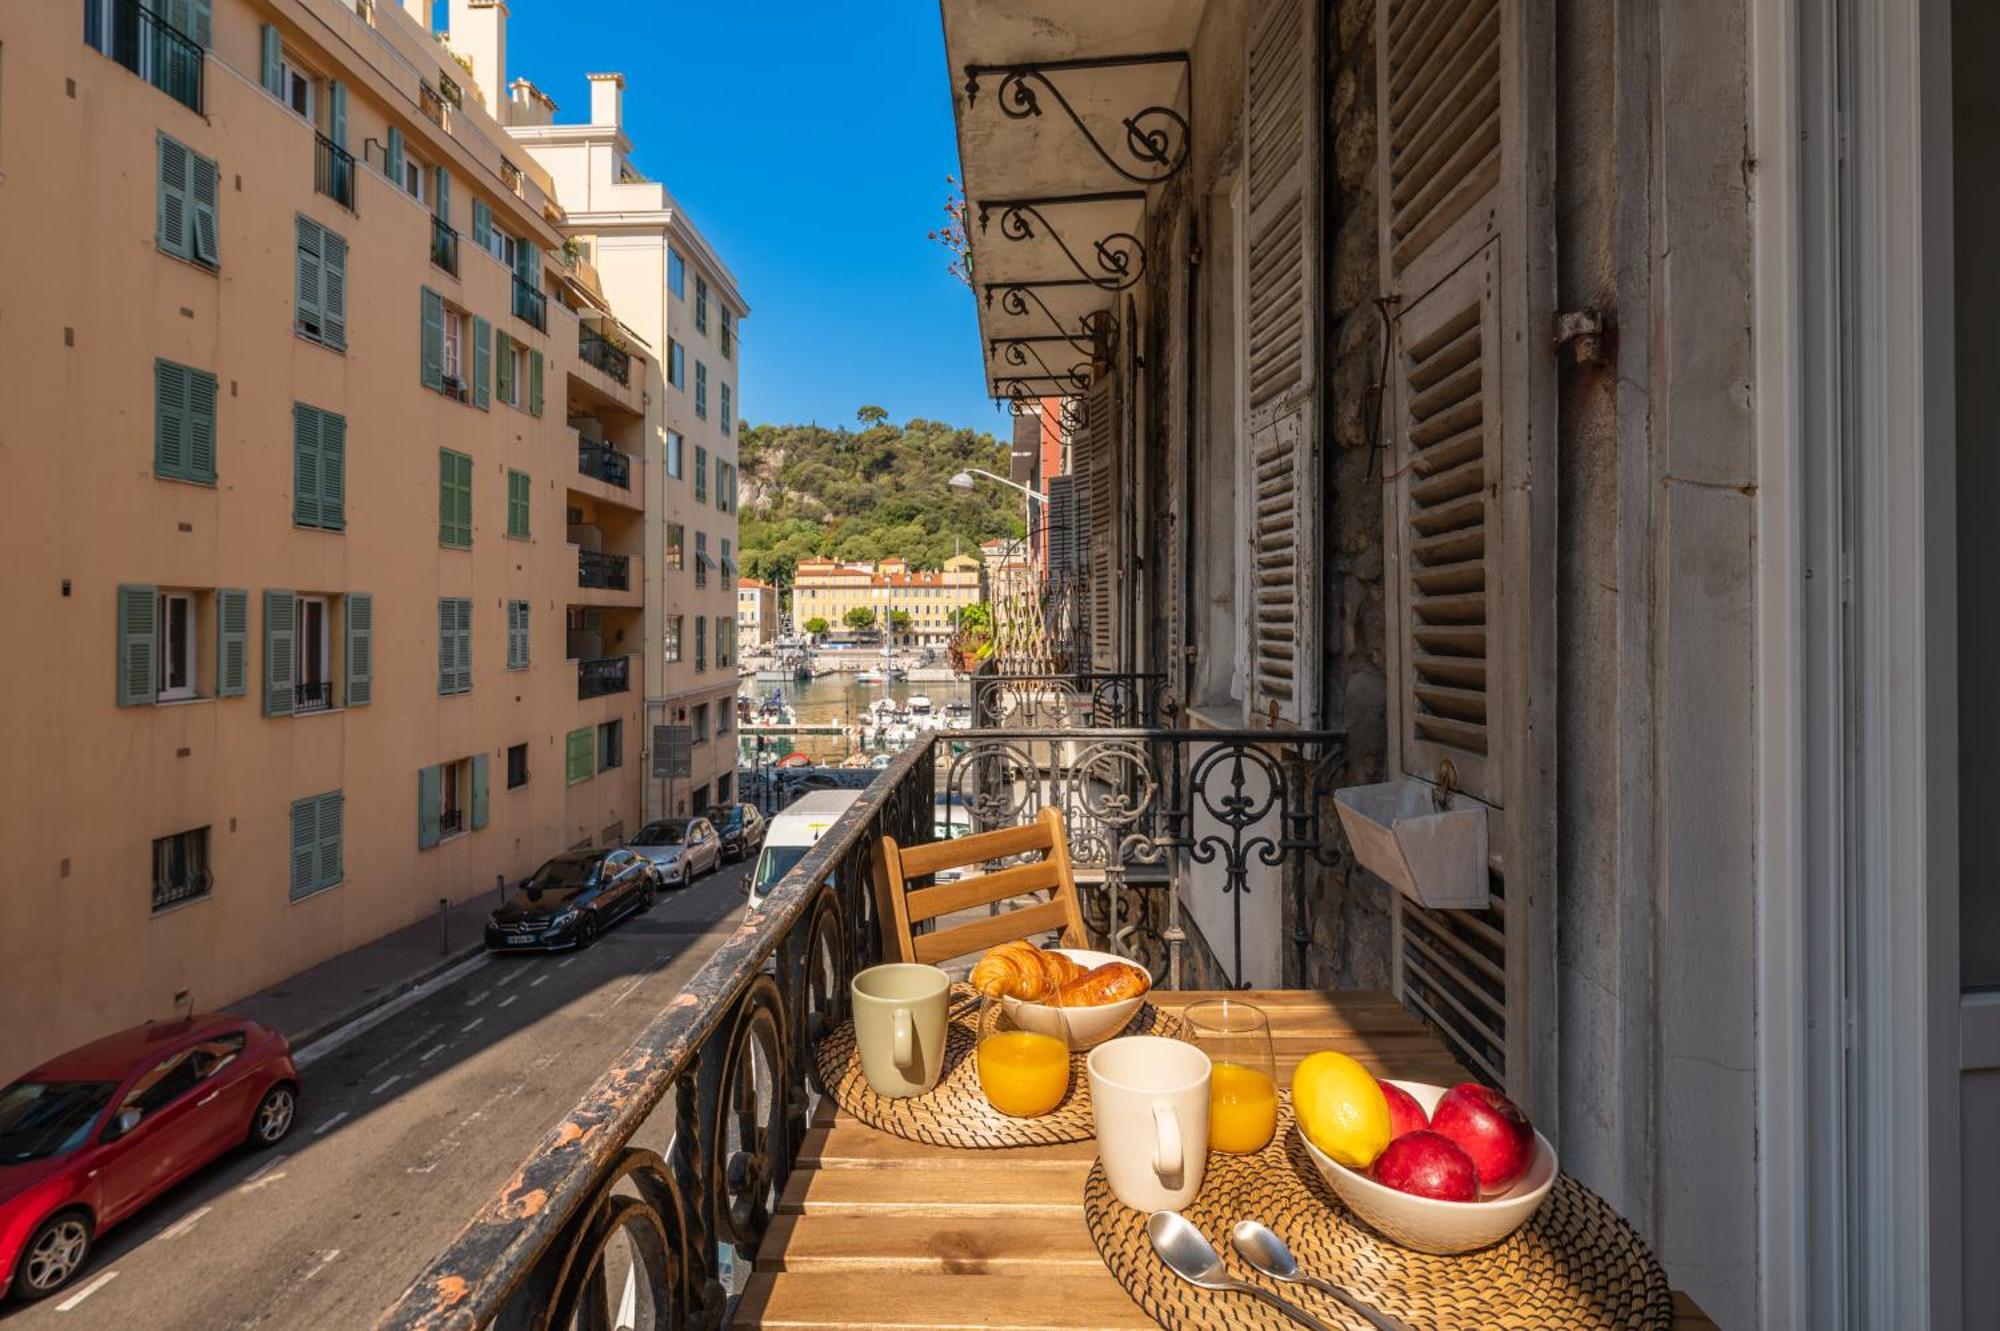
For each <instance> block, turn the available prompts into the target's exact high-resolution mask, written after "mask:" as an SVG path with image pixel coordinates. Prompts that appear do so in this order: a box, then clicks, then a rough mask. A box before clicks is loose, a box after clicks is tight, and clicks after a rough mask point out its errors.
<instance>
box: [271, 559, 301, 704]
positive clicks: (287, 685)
mask: <svg viewBox="0 0 2000 1331" xmlns="http://www.w3.org/2000/svg"><path fill="white" fill-rule="evenodd" d="M297 619H298V604H297V602H296V601H295V600H294V598H293V596H292V593H291V592H289V591H276V590H267V591H266V592H265V593H264V715H266V716H290V715H291V714H292V698H293V688H294V686H295V683H296V680H297V676H298V667H297V664H296V658H295V652H296V648H297V641H298V633H297V623H296V621H297Z"/></svg>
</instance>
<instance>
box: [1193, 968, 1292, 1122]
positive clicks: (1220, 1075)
mask: <svg viewBox="0 0 2000 1331" xmlns="http://www.w3.org/2000/svg"><path fill="white" fill-rule="evenodd" d="M1181 1015H1182V1016H1183V1017H1184V1018H1186V1020H1187V1024H1188V1025H1189V1027H1191V1028H1192V1029H1193V1032H1194V1043H1195V1045H1196V1047H1198V1048H1199V1049H1200V1050H1201V1051H1202V1052H1203V1053H1204V1054H1207V1055H1208V1057H1209V1060H1210V1061H1211V1062H1212V1063H1214V1065H1215V1068H1214V1071H1213V1072H1212V1073H1211V1074H1210V1076H1209V1082H1208V1144H1209V1145H1210V1146H1211V1147H1213V1148H1214V1149H1216V1150H1218V1151H1226V1152H1228V1153H1229V1154H1231V1155H1248V1154H1249V1153H1250V1152H1252V1151H1261V1150H1262V1149H1264V1145H1265V1143H1267V1142H1269V1141H1270V1140H1271V1135H1272V1134H1273V1133H1275V1132H1276V1131H1277V1130H1278V1066H1277V1059H1276V1058H1275V1057H1274V1056H1273V1055H1272V1052H1271V1019H1270V1018H1269V1017H1267V1016H1265V1015H1264V1009H1262V1008H1260V1007H1257V1006H1255V1005H1254V1004H1251V1003H1242V1002H1238V1001H1237V1000H1236V999H1233V998H1215V999H1209V1000H1207V1001H1205V1002H1201V1003H1191V1004H1189V1005H1188V1007H1187V1009H1186V1010H1185V1011H1184V1012H1182V1014H1181Z"/></svg>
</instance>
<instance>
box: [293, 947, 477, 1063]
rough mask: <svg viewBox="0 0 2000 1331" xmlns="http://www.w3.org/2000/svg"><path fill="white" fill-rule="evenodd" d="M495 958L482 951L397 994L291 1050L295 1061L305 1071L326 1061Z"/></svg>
mask: <svg viewBox="0 0 2000 1331" xmlns="http://www.w3.org/2000/svg"><path fill="white" fill-rule="evenodd" d="M492 958H493V954H492V953H490V952H481V953H480V954H479V955H478V956H476V957H473V958H471V959H470V960H468V961H466V962H463V963H462V964H460V965H457V966H453V967H452V968H451V969H450V970H448V971H446V972H444V974H442V975H436V976H432V977H431V978H430V979H428V980H425V981H424V982H423V983H422V984H420V985H418V986H417V987H416V988H414V989H412V990H410V991H409V992H408V993H405V994H398V995H397V996H396V997H395V998H392V999H390V1000H389V1001H388V1002H386V1003H384V1004H383V1005H382V1006H381V1007H378V1008H376V1009H375V1010H374V1011H373V1012H370V1013H369V1014H368V1015H366V1016H364V1017H357V1018H355V1019H354V1020H353V1021H351V1022H349V1023H347V1025H345V1026H340V1027H336V1028H335V1029H333V1030H331V1031H328V1032H327V1033H326V1034H325V1035H323V1036H321V1037H320V1038H319V1039H317V1040H315V1041H313V1042H312V1043H311V1044H309V1045H307V1046H306V1047H305V1048H304V1049H297V1048H294V1049H293V1051H292V1062H293V1063H294V1064H296V1065H297V1066H299V1067H302V1068H303V1067H309V1066H311V1065H312V1064H314V1063H317V1062H319V1060H321V1059H322V1058H325V1057H326V1056H327V1055H328V1054H330V1053H332V1052H333V1051H334V1050H336V1049H338V1048H340V1047H341V1046H342V1045H344V1044H346V1043H347V1042H348V1041H349V1040H352V1039H353V1038H354V1037H355V1036H357V1035H360V1034H361V1033H363V1032H364V1031H372V1030H374V1029H375V1028H376V1027H377V1026H379V1025H381V1024H382V1023H383V1022H385V1021H387V1020H388V1019H389V1018H391V1017H393V1016H395V1015H396V1014H397V1013H398V1012H401V1011H402V1010H403V1009H405V1008H407V1007H409V1006H411V1005H412V1004H415V1003H420V1002H422V1001H423V1000H424V999H426V998H429V997H430V996H431V995H432V994H434V993H436V992H437V991H438V990H440V989H442V988H444V987H445V986H446V985H449V984H456V983H457V982H458V981H460V980H462V979H464V978H465V977H466V976H468V975H470V974H472V972H474V971H476V970H478V969H479V968H480V967H481V966H484V965H485V964H486V963H487V962H488V961H491V960H492Z"/></svg>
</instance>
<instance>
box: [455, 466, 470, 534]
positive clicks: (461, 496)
mask: <svg viewBox="0 0 2000 1331" xmlns="http://www.w3.org/2000/svg"><path fill="white" fill-rule="evenodd" d="M456 456H457V461H458V486H457V489H456V490H455V491H454V492H453V494H452V521H453V522H454V523H455V524H456V526H457V529H458V543H459V544H460V545H465V546H469V545H471V544H472V459H471V458H469V457H466V456H465V455H464V454H463V453H460V454H457V455H456Z"/></svg>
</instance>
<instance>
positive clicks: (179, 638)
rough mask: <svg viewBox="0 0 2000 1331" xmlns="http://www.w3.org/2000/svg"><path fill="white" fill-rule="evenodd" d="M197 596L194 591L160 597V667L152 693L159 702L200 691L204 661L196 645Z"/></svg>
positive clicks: (170, 700)
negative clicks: (201, 669)
mask: <svg viewBox="0 0 2000 1331" xmlns="http://www.w3.org/2000/svg"><path fill="white" fill-rule="evenodd" d="M194 598H195V594H194V593H193V592H161V593H160V596H159V601H158V612H157V613H158V614H159V620H158V623H159V626H160V646H159V652H158V653H157V654H158V656H159V661H160V668H159V670H158V672H157V673H156V677H155V679H154V693H153V696H154V698H156V699H157V700H158V701H160V702H177V701H180V700H181V699H184V698H192V697H194V696H195V694H196V692H197V685H198V683H199V681H200V679H201V674H200V666H201V662H200V659H199V649H198V648H197V647H196V646H195V628H196V624H197V619H198V616H197V612H196V608H195V599H194Z"/></svg>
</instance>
